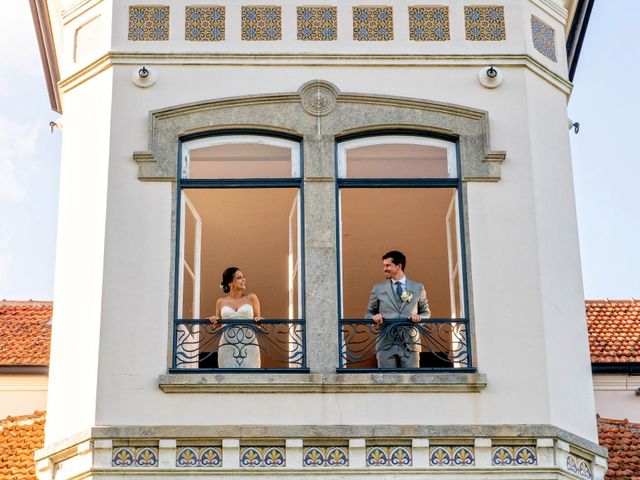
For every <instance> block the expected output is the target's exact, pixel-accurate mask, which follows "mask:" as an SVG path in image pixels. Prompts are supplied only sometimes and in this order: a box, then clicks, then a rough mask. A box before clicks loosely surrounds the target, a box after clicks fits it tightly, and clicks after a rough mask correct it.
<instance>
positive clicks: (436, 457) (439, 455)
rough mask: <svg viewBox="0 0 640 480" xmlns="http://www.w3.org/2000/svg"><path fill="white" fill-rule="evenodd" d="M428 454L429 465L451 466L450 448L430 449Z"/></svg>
mask: <svg viewBox="0 0 640 480" xmlns="http://www.w3.org/2000/svg"><path fill="white" fill-rule="evenodd" d="M429 450H430V452H429V465H431V466H435V467H446V466H447V465H451V461H452V460H451V447H439V446H438V447H431V448H430V449H429Z"/></svg>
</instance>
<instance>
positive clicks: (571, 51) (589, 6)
mask: <svg viewBox="0 0 640 480" xmlns="http://www.w3.org/2000/svg"><path fill="white" fill-rule="evenodd" d="M594 3H595V0H578V5H577V7H576V10H575V14H574V16H573V21H572V22H571V29H570V30H569V36H568V37H567V61H568V63H569V80H570V81H571V82H573V77H574V76H575V73H576V69H577V68H578V60H579V59H580V52H581V50H582V43H583V42H584V37H585V35H586V34H587V27H588V26H589V19H590V18H591V11H592V10H593V4H594Z"/></svg>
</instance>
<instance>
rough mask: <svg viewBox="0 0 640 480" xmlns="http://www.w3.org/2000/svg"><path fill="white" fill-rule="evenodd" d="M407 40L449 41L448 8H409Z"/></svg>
mask: <svg viewBox="0 0 640 480" xmlns="http://www.w3.org/2000/svg"><path fill="white" fill-rule="evenodd" d="M409 38H410V39H411V40H416V41H425V40H428V41H445V40H449V7H444V6H415V7H409Z"/></svg>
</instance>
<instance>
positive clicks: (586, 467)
mask: <svg viewBox="0 0 640 480" xmlns="http://www.w3.org/2000/svg"><path fill="white" fill-rule="evenodd" d="M578 475H580V476H581V477H582V478H584V479H586V480H591V465H590V464H589V463H588V462H587V461H586V460H582V459H580V462H578Z"/></svg>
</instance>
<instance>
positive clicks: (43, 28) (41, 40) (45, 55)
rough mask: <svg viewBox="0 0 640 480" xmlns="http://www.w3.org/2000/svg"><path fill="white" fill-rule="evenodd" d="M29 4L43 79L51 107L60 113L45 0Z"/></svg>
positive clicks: (49, 20) (55, 65)
mask: <svg viewBox="0 0 640 480" xmlns="http://www.w3.org/2000/svg"><path fill="white" fill-rule="evenodd" d="M29 6H30V7H31V16H32V17H33V25H34V27H35V30H36V38H37V39H38V48H39V50H40V59H41V60H42V68H43V70H44V79H45V82H46V84H47V91H48V93H49V102H50V103H51V109H52V110H53V111H55V112H58V113H62V102H61V99H60V91H59V90H58V82H59V81H60V71H59V69H58V56H57V53H56V48H55V43H54V40H53V32H52V29H51V18H50V16H49V10H48V8H47V0H29Z"/></svg>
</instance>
